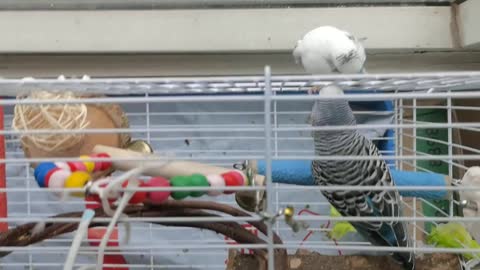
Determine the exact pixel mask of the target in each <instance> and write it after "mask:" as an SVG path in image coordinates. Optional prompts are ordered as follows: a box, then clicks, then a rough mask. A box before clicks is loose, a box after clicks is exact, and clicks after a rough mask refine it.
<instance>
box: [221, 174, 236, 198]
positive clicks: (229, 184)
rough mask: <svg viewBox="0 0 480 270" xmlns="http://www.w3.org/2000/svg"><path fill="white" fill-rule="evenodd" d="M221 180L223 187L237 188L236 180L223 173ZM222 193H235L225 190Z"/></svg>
mask: <svg viewBox="0 0 480 270" xmlns="http://www.w3.org/2000/svg"><path fill="white" fill-rule="evenodd" d="M222 178H223V180H224V181H225V186H227V187H234V186H238V184H237V182H238V181H237V178H236V177H235V176H233V175H231V174H229V173H224V174H222ZM223 193H225V194H232V193H235V191H234V190H225V191H224V192H223Z"/></svg>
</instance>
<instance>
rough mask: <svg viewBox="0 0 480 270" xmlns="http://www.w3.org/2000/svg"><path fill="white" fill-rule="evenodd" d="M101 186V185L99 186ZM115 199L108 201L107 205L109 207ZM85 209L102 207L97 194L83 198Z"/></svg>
mask: <svg viewBox="0 0 480 270" xmlns="http://www.w3.org/2000/svg"><path fill="white" fill-rule="evenodd" d="M101 186H102V185H101ZM116 200H117V199H108V204H110V206H111V205H112V204H113V203H114V202H115V201H116ZM85 202H86V203H85V207H86V208H87V209H96V208H99V207H101V206H102V201H101V200H100V197H99V196H98V195H97V194H90V195H88V196H86V197H85Z"/></svg>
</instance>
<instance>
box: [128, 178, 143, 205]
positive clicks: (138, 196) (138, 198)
mask: <svg viewBox="0 0 480 270" xmlns="http://www.w3.org/2000/svg"><path fill="white" fill-rule="evenodd" d="M127 185H128V181H125V182H123V184H122V187H123V188H126V187H127ZM138 187H145V183H143V181H140V184H139V185H138ZM146 198H147V192H146V191H137V192H135V193H134V194H133V196H132V198H131V199H130V201H128V202H129V203H131V204H137V203H143V202H144V201H145V199H146Z"/></svg>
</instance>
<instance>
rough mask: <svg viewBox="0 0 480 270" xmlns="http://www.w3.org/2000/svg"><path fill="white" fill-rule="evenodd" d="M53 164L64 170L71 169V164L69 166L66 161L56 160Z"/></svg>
mask: <svg viewBox="0 0 480 270" xmlns="http://www.w3.org/2000/svg"><path fill="white" fill-rule="evenodd" d="M53 164H55V166H57V168H60V169H62V170H65V171H68V172H69V171H70V166H68V164H67V163H66V162H54V163H53Z"/></svg>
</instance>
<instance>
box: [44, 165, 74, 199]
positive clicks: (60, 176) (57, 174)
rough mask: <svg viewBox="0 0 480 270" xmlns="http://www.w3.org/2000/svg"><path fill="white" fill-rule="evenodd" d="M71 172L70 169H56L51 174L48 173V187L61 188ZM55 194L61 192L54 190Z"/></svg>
mask: <svg viewBox="0 0 480 270" xmlns="http://www.w3.org/2000/svg"><path fill="white" fill-rule="evenodd" d="M70 174H72V173H71V172H70V171H65V170H58V171H54V172H53V173H52V175H50V179H49V180H48V187H49V188H63V187H64V185H63V184H64V183H65V180H67V178H68V177H69V176H70ZM55 193H57V194H61V193H62V192H61V191H60V192H55Z"/></svg>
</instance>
